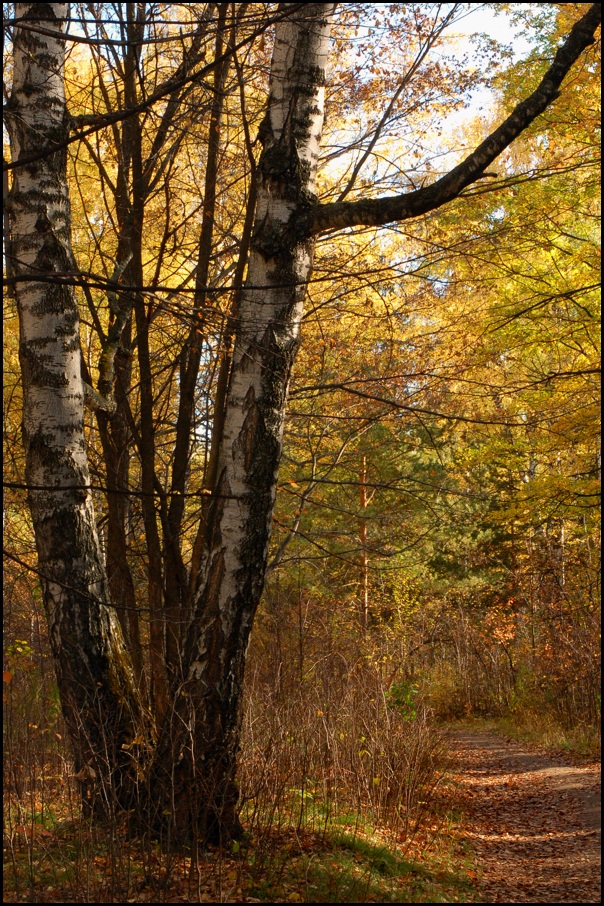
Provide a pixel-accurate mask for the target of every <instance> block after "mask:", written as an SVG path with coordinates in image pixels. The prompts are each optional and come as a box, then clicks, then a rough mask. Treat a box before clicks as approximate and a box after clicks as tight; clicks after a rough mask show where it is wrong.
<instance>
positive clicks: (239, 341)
mask: <svg viewBox="0 0 604 906" xmlns="http://www.w3.org/2000/svg"><path fill="white" fill-rule="evenodd" d="M288 6H291V9H292V15H291V16H290V17H288V18H287V19H285V20H283V21H282V22H281V23H279V25H278V26H277V29H276V36H275V50H274V54H273V61H272V70H271V88H270V96H269V105H268V112H267V116H266V119H265V122H264V126H263V128H262V130H261V132H262V135H263V138H264V149H263V153H262V156H261V159H260V163H259V176H260V185H259V187H258V203H257V209H256V221H255V229H254V235H253V239H252V250H251V255H250V263H249V270H248V278H247V283H246V288H245V290H244V292H243V296H242V300H241V308H240V311H239V327H238V331H237V335H236V340H235V348H234V352H233V364H232V369H231V375H230V382H229V388H228V393H227V400H226V407H225V416H224V428H223V434H222V443H221V448H220V452H219V456H218V476H219V477H218V482H217V488H216V492H215V494H214V499H213V505H212V511H211V512H210V515H209V543H208V547H207V550H206V552H205V559H204V563H203V565H202V576H203V579H202V582H201V584H200V586H199V589H198V592H197V595H196V598H195V601H194V612H195V616H194V620H193V622H192V624H191V626H190V628H189V632H188V634H187V638H186V640H185V644H184V650H183V664H184V670H183V676H182V682H181V685H180V687H179V689H178V690H177V694H176V699H175V703H174V710H173V714H172V716H171V719H170V720H167V721H166V724H165V726H164V732H163V734H162V737H161V739H160V742H159V746H158V751H157V755H156V760H155V766H154V771H153V778H152V795H151V802H153V803H154V804H155V806H156V807H158V806H159V807H160V808H161V810H162V814H161V815H160V816H159V817H163V819H164V822H165V817H166V811H168V812H170V813H171V815H170V817H171V822H170V824H171V832H172V834H173V835H174V836H175V837H176V838H186V837H191V836H192V837H194V838H195V837H202V838H205V839H206V840H211V839H224V838H228V837H229V836H236V835H237V834H238V832H239V830H240V826H239V822H238V819H237V816H236V804H237V798H238V790H237V785H236V781H235V772H236V765H237V753H238V749H239V736H240V724H241V698H242V683H243V674H244V668H245V656H246V651H247V646H248V641H249V635H250V630H251V627H252V621H253V618H254V614H255V612H256V608H257V606H258V602H259V600H260V595H261V592H262V587H263V582H264V574H265V569H266V563H267V556H268V546H269V541H270V534H271V523H272V514H273V505H274V501H275V493H276V484H277V471H278V467H279V460H280V456H281V445H282V433H283V421H284V414H285V404H286V396H287V389H288V384H289V377H290V372H291V368H292V365H293V362H294V358H295V354H296V351H297V348H298V343H299V328H300V320H301V316H302V306H303V300H304V295H305V292H306V285H307V282H308V279H309V277H310V271H311V267H312V255H313V243H312V241H309V240H307V239H302V240H300V239H297V238H296V237H295V236H293V235H291V234H290V233H289V231H288V229H287V226H288V223H289V221H290V218H291V217H292V215H294V214H295V213H297V212H298V211H299V210H300V209H301V208H302V207H307V206H308V205H309V204H311V203H312V202H313V201H314V178H315V172H316V166H317V159H318V151H319V142H320V138H321V130H322V126H323V99H324V84H325V63H326V58H327V50H328V40H329V24H330V18H331V14H332V10H333V4H329V3H315V4H304V5H303V6H301V7H300V6H299V5H298V4H283V6H282V9H286V8H287V7H288Z"/></svg>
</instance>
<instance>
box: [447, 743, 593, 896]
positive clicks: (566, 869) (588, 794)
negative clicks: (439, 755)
mask: <svg viewBox="0 0 604 906" xmlns="http://www.w3.org/2000/svg"><path fill="white" fill-rule="evenodd" d="M450 744H451V750H452V754H453V757H454V758H455V762H456V766H457V767H456V779H457V781H458V783H459V786H460V795H461V797H462V800H463V803H464V809H465V811H466V814H467V816H468V820H467V824H466V827H465V836H466V837H467V838H468V840H469V841H470V842H471V844H472V846H473V848H474V850H475V853H476V860H477V863H478V865H479V867H480V876H479V877H478V878H477V889H478V891H479V893H480V896H481V898H482V901H483V902H484V903H577V902H578V903H599V902H600V864H601V859H600V836H601V829H600V766H599V764H596V763H591V764H573V763H569V759H566V758H564V757H563V756H560V755H551V754H549V753H547V752H545V751H541V750H539V749H536V748H534V747H532V746H529V745H527V744H524V743H518V742H516V741H512V740H507V739H505V738H503V737H501V736H495V735H493V734H491V733H489V732H487V731H471V730H467V731H456V732H454V733H452V735H451V743H450Z"/></svg>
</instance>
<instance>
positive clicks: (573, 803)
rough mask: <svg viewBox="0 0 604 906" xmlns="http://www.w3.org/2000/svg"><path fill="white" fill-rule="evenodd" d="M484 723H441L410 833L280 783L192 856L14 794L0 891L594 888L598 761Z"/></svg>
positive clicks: (141, 898)
mask: <svg viewBox="0 0 604 906" xmlns="http://www.w3.org/2000/svg"><path fill="white" fill-rule="evenodd" d="M493 727H495V724H494V723H492V722H491V723H490V724H489V723H486V722H485V721H482V722H481V721H474V722H472V723H469V722H466V723H464V724H457V725H454V726H451V727H449V729H448V731H447V745H448V751H449V754H448V757H447V758H446V762H448V764H443V769H444V773H443V775H442V778H441V779H442V783H439V784H438V785H437V787H436V788H435V789H434V790H433V792H432V793H431V794H429V795H428V796H426V800H427V801H426V802H425V803H422V805H423V806H424V807H425V811H424V812H423V813H421V815H419V816H418V821H417V824H416V826H415V829H412V830H411V833H410V834H407V833H403V834H398V833H397V832H395V831H394V829H393V828H391V829H390V830H388V829H387V828H383V829H382V831H383V832H380V829H379V828H376V827H375V826H373V824H372V823H371V822H366V821H365V820H364V817H363V815H362V814H357V813H354V814H352V813H351V814H347V813H342V812H341V811H339V812H337V813H335V814H332V813H331V812H329V813H328V812H326V811H325V806H324V804H323V803H321V802H319V801H316V802H315V801H314V800H313V797H312V796H309V795H307V796H306V797H302V798H300V797H297V798H296V797H295V796H294V793H295V792H296V791H290V793H291V796H292V797H293V798H292V800H291V802H290V806H291V808H290V812H291V814H290V813H289V812H288V808H287V802H282V803H281V806H280V818H279V820H278V822H277V823H276V824H275V822H270V821H269V822H268V823H266V822H265V825H262V826H260V825H259V826H258V827H257V828H256V830H253V829H252V830H251V831H250V833H249V834H248V837H249V839H248V841H247V842H246V843H243V844H242V845H241V846H239V845H234V846H233V848H232V851H230V850H228V849H227V850H223V851H218V850H209V851H207V852H204V853H199V854H198V855H197V856H196V857H195V858H192V857H191V855H190V854H189V855H187V854H186V853H175V852H170V851H165V850H163V849H162V847H160V846H159V844H157V843H156V842H150V841H138V840H126V839H125V838H124V837H122V835H121V833H120V827H119V826H117V825H116V826H115V827H112V828H109V829H108V830H106V831H105V830H104V829H103V828H99V827H96V826H90V825H88V824H87V823H86V822H85V821H83V820H82V819H77V818H75V819H74V818H73V817H71V818H70V817H69V816H68V815H67V814H62V812H63V809H62V808H61V802H60V799H59V798H58V797H57V800H56V801H54V800H53V801H52V802H51V803H49V802H47V803H46V804H45V805H44V808H42V803H41V802H40V801H37V800H36V802H35V803H34V804H35V806H36V808H35V813H34V811H32V813H31V815H30V816H29V818H27V816H26V815H25V812H24V811H23V809H24V808H25V804H26V803H25V801H24V802H22V803H21V804H20V808H21V811H22V812H23V814H22V817H21V818H20V819H19V820H20V821H22V822H23V823H22V824H20V823H19V824H18V823H13V822H12V821H11V820H10V814H9V816H8V818H9V820H8V821H7V828H6V830H5V866H4V867H5V872H4V883H5V890H4V900H3V901H4V902H30V903H32V902H33V903H60V902H70V903H82V902H84V903H98V902H129V903H134V902H139V903H140V902H143V903H150V902H151V903H154V902H164V903H182V902H189V903H190V902H194V903H229V902H230V903H283V902H285V903H304V902H309V903H310V902H319V903H370V902H373V903H388V902H390V903H455V902H472V903H476V902H478V903H575V902H579V903H597V902H599V901H600V886H599V869H600V795H599V794H600V774H599V763H598V762H596V761H595V760H594V759H588V758H585V757H580V756H571V755H568V754H560V753H555V752H554V753H552V752H550V751H546V750H545V749H541V748H539V747H538V746H536V745H533V744H530V743H527V742H520V741H518V740H514V739H510V738H507V737H506V736H505V735H503V734H502V733H501V732H493ZM499 729H500V728H499ZM298 792H299V791H298ZM32 802H33V798H32ZM301 806H303V807H304V809H303V815H302V813H301V811H300V808H301ZM328 814H329V815H330V817H328ZM365 817H366V816H365Z"/></svg>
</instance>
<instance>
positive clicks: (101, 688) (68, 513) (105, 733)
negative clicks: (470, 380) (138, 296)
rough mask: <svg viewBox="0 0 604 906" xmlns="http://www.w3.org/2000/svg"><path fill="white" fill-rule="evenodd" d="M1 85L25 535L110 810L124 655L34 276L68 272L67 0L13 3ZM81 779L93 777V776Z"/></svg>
mask: <svg viewBox="0 0 604 906" xmlns="http://www.w3.org/2000/svg"><path fill="white" fill-rule="evenodd" d="M15 7H16V18H17V20H21V21H27V22H28V23H30V24H31V25H33V26H35V25H40V26H43V27H44V29H45V30H53V31H55V32H56V33H57V36H56V37H54V36H52V37H51V36H49V35H46V34H44V35H43V34H39V33H37V32H32V31H29V30H27V29H23V28H19V27H18V25H17V26H16V27H15V37H14V77H13V91H12V95H11V98H10V102H9V104H8V110H7V124H8V128H9V133H10V140H11V152H12V161H13V163H19V161H21V160H23V159H26V158H27V157H28V156H30V155H32V154H34V153H39V152H40V150H44V149H46V150H47V151H48V154H47V155H46V156H44V157H43V158H42V159H40V160H37V161H35V162H33V163H29V164H27V165H24V166H17V167H16V168H15V170H14V171H13V173H14V176H13V185H12V190H11V197H10V216H11V234H12V252H13V255H14V263H13V269H14V274H15V276H16V277H17V278H18V277H19V276H21V275H25V274H26V275H28V279H24V280H23V281H18V282H17V283H16V287H15V288H16V298H17V306H18V311H19V324H20V360H21V369H22V375H23V397H24V400H23V436H24V442H25V456H26V476H27V483H28V485H29V503H30V507H31V513H32V519H33V524H34V530H35V538H36V548H37V552H38V563H39V569H40V573H41V576H42V587H43V595H44V606H45V608H46V614H47V617H48V626H49V634H50V643H51V648H52V653H53V658H54V664H55V670H56V675H57V682H58V686H59V691H60V695H61V704H62V708H63V714H64V717H65V721H66V723H67V727H68V729H69V734H70V737H71V742H72V745H73V749H74V756H75V763H76V767H77V768H78V775H79V776H80V777H81V779H82V783H83V786H84V795H85V799H84V801H85V803H87V804H88V805H89V806H90V807H91V808H92V809H93V810H94V811H95V812H100V813H103V814H107V813H111V812H112V811H113V809H114V808H115V807H116V806H117V807H119V806H121V805H123V804H124V803H125V802H127V801H128V791H127V786H128V779H129V777H130V767H131V762H130V756H129V755H128V754H127V752H128V749H127V748H124V747H125V746H126V747H130V744H131V743H132V740H133V738H134V736H135V735H136V733H137V732H138V729H139V722H140V716H141V715H140V709H139V706H138V700H137V695H136V689H135V678H134V672H133V668H132V664H131V661H130V656H129V654H128V651H127V649H126V647H125V645H124V641H123V636H122V631H121V628H120V624H119V621H118V618H117V615H116V612H115V610H114V608H113V607H112V606H111V602H110V599H109V591H108V585H107V578H106V574H105V566H104V563H103V559H102V555H101V551H100V547H99V541H98V537H97V531H96V527H95V518H94V512H93V506H92V498H91V494H90V490H89V489H88V488H89V484H90V478H89V473H88V462H87V456H86V445H85V439H84V410H83V406H84V385H83V383H82V378H81V374H80V341H79V317H78V308H77V303H76V298H75V294H74V291H73V289H72V288H71V287H68V286H63V285H60V284H50V283H44V282H39V281H36V279H35V276H34V277H30V275H32V274H33V275H35V274H41V275H44V276H45V277H48V275H49V274H52V273H61V274H65V272H67V271H69V270H70V269H71V262H72V254H71V240H70V227H71V223H70V208H69V197H68V192H67V180H66V152H65V150H64V149H63V150H60V151H58V152H56V153H52V149H53V146H54V145H55V144H57V143H59V142H61V141H62V140H64V139H65V138H66V137H67V134H68V131H67V130H68V122H67V113H66V108H65V94H64V88H63V66H64V41H63V40H62V39H61V38H60V37H59V35H60V33H61V32H62V31H64V29H65V20H66V17H67V15H68V4H66V3H17V4H15ZM92 781H94V783H93V782H92Z"/></svg>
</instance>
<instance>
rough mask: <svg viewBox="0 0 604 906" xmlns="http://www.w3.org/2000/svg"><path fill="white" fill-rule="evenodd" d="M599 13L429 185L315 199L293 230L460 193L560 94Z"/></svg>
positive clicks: (378, 219) (364, 221)
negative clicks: (356, 197) (380, 194)
mask: <svg viewBox="0 0 604 906" xmlns="http://www.w3.org/2000/svg"><path fill="white" fill-rule="evenodd" d="M601 18H602V10H601V7H600V4H599V3H595V4H593V6H591V7H590V9H589V10H588V12H587V13H586V14H585V15H584V16H583V18H581V19H579V21H578V22H577V23H576V24H575V25H574V26H573V28H572V29H571V31H570V33H569V35H568V37H567V39H566V41H565V42H564V44H562V46H561V47H560V48H559V49H558V51H557V52H556V56H555V57H554V61H553V63H552V65H551V66H550V68H549V69H548V70H547V72H546V73H545V76H544V77H543V79H542V80H541V83H540V85H539V87H538V88H537V89H536V90H535V91H534V92H533V93H532V94H531V95H530V96H529V97H528V98H525V100H524V101H521V102H520V104H518V106H517V107H516V108H515V110H514V111H513V112H512V113H511V114H510V116H508V118H507V119H506V120H505V121H504V122H503V123H502V124H501V126H499V128H498V129H496V130H495V132H493V133H492V134H491V135H489V136H488V138H486V139H485V140H484V141H483V142H482V143H481V144H480V145H479V146H478V148H476V150H475V151H473V152H472V154H470V156H469V157H467V158H466V159H465V160H464V161H462V163H460V164H458V165H457V166H456V167H454V168H453V170H451V171H450V172H449V173H447V174H446V175H445V176H443V177H442V178H441V179H439V180H437V181H436V182H435V183H433V184H432V185H431V186H426V187H425V188H422V189H417V190H416V191H415V192H408V193H404V194H402V195H392V196H388V197H386V198H375V199H361V200H360V201H348V202H333V203H332V204H324V205H314V206H313V207H310V208H309V209H308V210H307V211H305V212H304V214H303V215H302V216H300V217H299V218H297V220H296V221H295V223H294V228H295V230H296V231H301V232H303V233H306V234H307V235H317V234H319V233H325V232H327V231H328V230H343V229H346V228H347V227H353V226H383V225H384V224H386V223H392V222H394V221H400V220H409V219H410V218H411V217H418V216H419V215H420V214H426V213H427V212H428V211H433V210H434V209H435V208H439V207H441V206H442V205H443V204H446V203H447V202H448V201H452V200H453V199H454V198H457V197H458V196H459V195H460V193H461V192H462V191H463V190H464V189H465V188H466V186H469V185H470V184H471V183H473V182H476V180H478V179H481V178H482V177H483V176H484V175H485V170H486V168H487V167H488V166H489V164H491V163H492V162H493V161H494V160H495V159H496V158H497V157H498V156H499V155H500V154H501V152H502V151H504V150H505V149H506V148H507V147H508V146H509V145H510V144H511V143H512V142H513V141H514V139H516V138H517V137H518V136H519V135H520V134H521V133H522V132H523V131H524V130H525V129H526V128H527V127H528V126H530V124H531V123H532V122H533V121H534V120H535V119H536V118H537V117H538V116H539V115H540V114H541V113H543V111H544V110H546V108H547V107H548V106H549V105H550V104H551V103H552V101H554V100H555V99H556V98H557V97H558V95H559V93H560V92H559V89H560V86H561V84H562V82H563V80H564V78H565V76H566V75H567V74H568V72H569V70H570V68H571V67H572V65H573V63H575V61H576V60H577V59H578V57H579V56H580V55H581V54H582V53H583V51H584V50H585V49H586V48H587V47H589V46H590V45H591V44H593V43H594V41H595V39H594V34H595V31H596V29H597V27H598V25H599V24H600V21H601Z"/></svg>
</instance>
